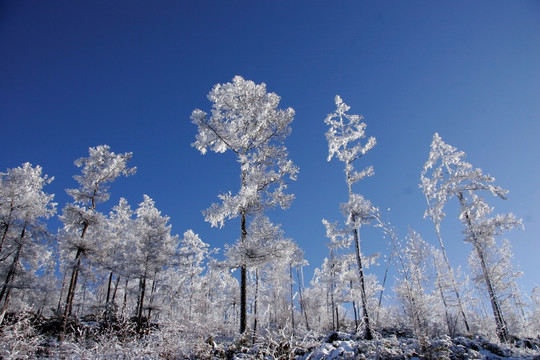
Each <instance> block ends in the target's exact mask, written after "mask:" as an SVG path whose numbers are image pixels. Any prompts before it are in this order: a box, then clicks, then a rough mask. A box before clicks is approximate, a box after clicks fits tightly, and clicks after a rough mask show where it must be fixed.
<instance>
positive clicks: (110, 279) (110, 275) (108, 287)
mask: <svg viewBox="0 0 540 360" xmlns="http://www.w3.org/2000/svg"><path fill="white" fill-rule="evenodd" d="M112 277H113V272H112V271H111V272H110V273H109V283H108V285H107V300H106V301H105V302H106V303H107V304H108V303H109V300H110V299H111V286H112Z"/></svg>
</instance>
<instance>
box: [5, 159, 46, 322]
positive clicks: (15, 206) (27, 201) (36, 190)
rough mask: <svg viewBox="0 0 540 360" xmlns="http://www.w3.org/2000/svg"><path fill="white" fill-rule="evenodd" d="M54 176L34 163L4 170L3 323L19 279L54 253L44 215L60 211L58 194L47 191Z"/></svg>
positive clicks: (20, 286) (20, 285) (37, 267)
mask: <svg viewBox="0 0 540 360" xmlns="http://www.w3.org/2000/svg"><path fill="white" fill-rule="evenodd" d="M52 180H53V178H49V177H48V176H47V175H45V174H43V171H42V168H41V166H36V167H33V166H32V165H31V164H30V163H25V164H23V165H22V166H19V167H17V168H13V169H9V170H8V171H7V172H5V173H0V228H1V237H2V238H1V242H0V255H1V256H0V257H1V261H0V276H1V277H0V278H1V279H3V285H2V286H1V288H0V304H2V306H1V307H0V323H2V321H3V319H4V315H5V314H6V311H7V308H8V305H9V301H10V297H11V292H12V290H13V288H14V287H15V286H14V285H15V283H16V282H17V280H21V281H24V279H23V278H24V277H28V276H29V275H30V274H32V273H33V272H34V271H37V270H38V269H39V268H40V267H41V266H42V265H44V264H45V263H46V262H47V260H48V257H49V256H50V251H49V250H48V248H47V241H46V240H47V231H46V227H45V225H44V224H43V223H42V222H41V219H48V218H50V217H51V216H53V215H54V214H55V213H56V203H54V202H53V201H52V200H53V198H54V195H51V194H47V193H45V192H44V191H43V187H44V186H45V185H47V184H49V183H50V182H51V181H52ZM17 287H19V288H23V287H24V286H23V285H22V284H19V285H18V286H17Z"/></svg>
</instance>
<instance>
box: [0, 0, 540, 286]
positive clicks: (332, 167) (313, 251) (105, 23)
mask: <svg viewBox="0 0 540 360" xmlns="http://www.w3.org/2000/svg"><path fill="white" fill-rule="evenodd" d="M235 75H242V76H243V77H244V78H246V79H250V80H253V81H255V82H257V83H260V82H265V83H266V84H267V88H268V90H269V91H273V92H276V93H277V94H278V95H280V96H281V97H282V101H281V105H282V107H289V106H290V107H293V108H294V109H295V110H296V117H295V120H294V122H293V124H292V128H293V133H292V135H291V136H290V137H289V138H288V139H287V141H286V145H287V147H288V148H289V151H290V157H291V159H292V160H293V161H294V162H295V163H296V164H297V165H298V166H299V167H300V174H299V178H298V181H297V182H295V183H293V184H291V186H290V191H291V192H292V193H294V194H295V195H296V200H295V201H294V203H293V205H292V207H291V208H290V209H289V210H286V211H281V210H280V211H272V212H270V213H269V216H270V217H271V219H272V220H273V221H274V222H276V223H281V224H282V227H283V229H284V230H285V232H286V234H287V236H289V237H291V238H293V239H294V240H296V241H297V242H298V243H299V244H300V246H301V247H302V248H303V249H304V250H305V252H306V258H307V260H308V261H309V262H310V264H311V266H310V270H309V271H308V272H307V273H308V274H311V271H312V270H313V268H314V267H316V266H320V264H321V262H322V260H323V257H324V256H326V255H327V253H328V249H327V248H326V247H325V244H326V243H327V239H326V238H325V231H324V227H323V226H322V224H321V219H322V218H323V217H324V218H327V219H328V220H330V221H334V220H341V219H342V216H341V214H340V213H339V203H340V202H343V201H345V200H346V187H345V183H344V178H343V171H342V165H341V164H340V163H339V162H337V161H335V160H334V161H332V162H330V163H327V162H326V157H327V144H326V139H325V137H324V133H325V131H326V126H325V124H324V122H323V119H324V118H325V116H326V115H327V114H328V113H330V112H333V111H334V109H335V106H334V103H333V99H334V96H335V95H336V94H340V95H341V96H342V97H343V99H344V101H345V102H346V103H348V104H349V105H350V106H351V113H357V114H362V115H364V116H365V121H366V123H367V125H368V127H367V134H368V135H369V136H375V137H376V138H377V142H378V144H377V146H376V147H375V148H374V149H373V150H371V151H370V152H369V153H368V155H367V156H366V157H365V158H364V159H362V161H361V162H360V163H359V164H358V166H364V165H365V166H367V165H373V166H374V168H375V176H373V177H372V178H369V179H367V180H364V181H362V182H360V183H359V184H357V185H356V188H355V190H356V191H357V192H359V193H361V194H363V195H364V196H365V197H366V198H368V199H370V200H371V201H372V202H373V203H374V204H375V205H377V206H379V207H380V208H381V209H382V210H383V213H384V214H385V218H386V219H387V220H389V221H390V222H391V223H392V224H393V225H395V226H396V227H397V230H398V232H399V234H400V235H401V236H404V235H405V234H406V232H407V227H408V226H411V227H413V228H415V229H416V230H417V231H419V232H420V233H421V234H422V235H423V237H424V238H425V239H426V240H427V241H429V242H431V243H433V244H435V241H436V240H435V233H434V230H433V226H432V225H431V223H430V222H429V221H428V220H424V219H423V217H422V216H423V212H424V210H425V200H424V197H423V195H422V193H421V191H420V190H419V189H418V183H419V177H420V171H421V168H422V165H423V164H424V162H425V161H426V159H427V156H428V152H429V144H430V142H431V139H432V136H433V133H434V132H436V131H437V132H439V133H440V135H441V136H442V138H443V140H445V141H446V142H447V143H449V144H451V145H453V146H456V147H458V148H459V149H460V150H463V151H465V152H466V153H467V155H468V157H467V160H468V161H469V162H470V163H472V164H473V165H474V166H476V167H480V168H482V169H484V171H485V172H486V173H489V174H491V175H493V176H494V177H495V178H496V179H497V184H498V185H500V186H502V187H504V188H506V189H509V190H510V194H509V200H507V201H502V200H498V199H494V198H493V199H490V203H491V205H492V206H494V207H495V210H496V211H497V212H509V211H512V212H514V213H515V214H516V215H517V216H518V217H522V218H523V220H524V225H525V231H516V230H514V231H512V232H509V233H507V236H506V237H507V238H508V239H510V240H511V242H512V244H513V249H514V252H515V255H516V260H515V263H516V264H517V265H518V266H519V268H520V269H521V270H523V271H524V272H525V275H524V277H523V278H522V281H521V285H522V286H523V288H524V289H525V290H526V291H527V293H530V289H531V288H532V287H533V286H534V285H540V268H539V265H538V262H539V258H540V256H539V254H540V242H539V240H540V239H539V237H540V225H539V220H540V209H539V208H540V207H539V204H540V190H539V184H540V167H539V160H538V156H539V155H540V141H539V139H540V2H538V1H510V0H508V1H455V0H453V1H134V0H130V1H87V2H83V1H71V0H69V1H68V0H66V1H55V0H51V1H2V2H0V139H1V141H0V150H1V154H2V156H1V157H0V170H1V171H5V170H6V169H7V168H11V167H16V166H19V165H20V164H21V163H23V162H26V161H29V162H31V163H32V164H34V165H35V164H39V165H41V166H43V168H44V170H45V172H46V173H47V174H49V175H52V176H54V177H55V181H54V182H53V183H52V184H51V185H49V186H48V189H47V190H48V192H51V193H55V194H56V201H57V202H58V203H59V208H60V209H61V208H62V207H63V206H64V205H65V204H66V202H68V201H70V199H69V197H68V196H67V195H66V194H65V191H64V189H66V188H71V187H75V186H76V183H75V181H74V180H73V178H72V176H73V175H75V174H77V173H78V169H77V168H76V167H75V166H74V165H73V161H74V160H75V159H76V158H79V157H81V156H86V155H87V153H88V147H90V146H96V145H100V144H108V145H110V146H111V148H112V150H113V151H115V152H125V151H132V152H133V153H134V156H133V161H132V165H135V166H137V167H138V171H137V174H136V175H134V176H132V177H130V178H124V179H120V180H118V181H117V182H116V183H114V184H113V185H112V188H111V192H112V197H111V200H109V201H108V202H107V203H104V204H101V205H100V209H101V211H103V212H108V211H109V210H110V208H111V207H112V206H114V205H115V204H116V203H117V202H118V199H119V197H121V196H123V197H126V198H127V199H128V201H129V202H130V204H131V205H132V207H136V205H137V204H138V203H139V202H141V201H142V196H143V194H148V195H149V196H151V197H152V198H153V199H154V200H155V201H156V205H157V207H158V208H159V209H161V210H162V212H163V213H164V214H167V215H169V216H170V217H171V223H172V224H173V231H174V233H177V234H180V235H181V234H182V233H183V232H184V231H185V230H186V229H188V228H192V229H193V230H194V231H195V232H197V233H199V234H200V235H201V237H202V239H203V240H204V241H205V242H208V243H210V244H211V246H213V247H221V248H223V246H224V244H225V243H232V242H233V241H234V240H235V239H236V238H238V236H239V224H238V221H235V220H232V221H230V222H229V223H227V224H226V226H225V228H223V229H221V230H218V229H215V228H214V229H212V228H210V225H209V224H208V223H205V222H204V220H203V216H202V215H201V210H203V209H205V208H207V207H209V206H210V205H211V204H212V202H214V201H216V200H217V195H218V194H219V193H220V192H225V191H229V190H231V191H233V192H235V191H236V190H237V189H238V185H239V169H238V164H237V163H236V162H235V159H234V157H233V156H232V155H231V154H207V155H205V156H202V155H200V153H199V152H198V151H197V150H195V149H194V148H192V147H191V146H190V144H191V143H192V142H193V141H194V137H195V132H196V127H195V126H194V125H193V124H191V122H190V120H189V116H190V114H191V111H192V110H193V109H195V108H201V109H203V110H206V111H208V109H209V108H210V102H209V101H208V100H207V99H206V95H207V93H208V92H209V91H210V89H211V88H212V86H213V85H214V84H216V83H223V82H228V81H231V80H232V78H233V77H234V76H235ZM456 203H457V201H456ZM388 208H390V209H391V210H390V211H387V210H386V209H388ZM447 213H448V214H449V220H448V221H447V222H445V223H444V224H443V232H444V235H445V237H446V241H447V246H448V247H449V248H450V254H449V256H450V259H451V262H452V263H453V264H454V265H458V264H464V262H465V261H466V258H467V255H468V253H469V252H470V250H471V248H470V245H468V244H463V242H462V240H461V238H462V236H461V233H460V231H461V225H460V224H459V223H457V221H456V220H455V217H456V215H457V213H456V212H455V208H454V209H452V208H449V209H448V211H447ZM52 226H53V227H56V226H58V224H54V223H53V224H52ZM52 230H55V229H54V228H53V229H52ZM362 235H363V237H362V246H363V248H364V251H365V252H366V253H367V254H371V253H375V252H381V253H383V254H387V253H388V251H387V249H386V244H385V242H384V241H383V240H382V237H381V234H380V233H378V232H376V231H370V230H366V231H363V233H362ZM383 268H384V267H383V266H380V267H379V268H377V269H371V270H370V271H376V272H377V273H378V274H381V272H382V271H383Z"/></svg>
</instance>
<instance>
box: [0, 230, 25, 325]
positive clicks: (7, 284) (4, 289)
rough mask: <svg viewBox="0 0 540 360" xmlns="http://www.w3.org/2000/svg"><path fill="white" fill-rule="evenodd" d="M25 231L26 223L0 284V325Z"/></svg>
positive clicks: (4, 313)
mask: <svg viewBox="0 0 540 360" xmlns="http://www.w3.org/2000/svg"><path fill="white" fill-rule="evenodd" d="M25 233H26V225H25V226H24V227H23V229H22V232H21V238H20V242H19V246H17V252H16V253H15V257H14V258H13V262H12V263H11V266H10V268H9V271H8V274H7V276H6V280H5V282H4V286H2V291H0V301H2V299H4V305H3V306H2V309H1V310H0V325H1V324H2V323H3V322H4V317H5V316H6V312H7V308H8V305H9V300H10V296H11V290H12V289H13V288H12V287H11V286H10V284H11V282H12V281H13V279H14V278H15V274H16V272H17V266H18V265H19V258H20V256H21V251H22V244H23V243H22V240H23V238H24V235H25Z"/></svg>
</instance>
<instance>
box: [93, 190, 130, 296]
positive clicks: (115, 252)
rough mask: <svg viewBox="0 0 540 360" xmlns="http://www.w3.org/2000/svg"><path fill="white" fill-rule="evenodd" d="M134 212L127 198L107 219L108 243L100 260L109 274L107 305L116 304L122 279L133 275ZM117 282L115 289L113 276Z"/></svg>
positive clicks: (121, 201) (122, 199)
mask: <svg viewBox="0 0 540 360" xmlns="http://www.w3.org/2000/svg"><path fill="white" fill-rule="evenodd" d="M133 214H134V212H133V210H132V209H131V207H130V206H129V204H128V202H127V200H126V199H125V198H120V201H119V202H118V205H116V206H115V207H113V209H112V211H111V212H110V214H109V217H108V219H107V222H106V224H107V231H106V236H107V239H108V241H107V243H106V244H104V246H105V249H104V250H105V251H104V252H103V255H104V256H103V257H102V258H100V259H98V261H99V263H100V265H101V267H103V268H104V269H106V270H107V271H108V272H109V278H108V281H107V297H106V300H105V301H106V303H107V304H109V303H110V302H112V303H114V302H115V299H116V292H117V290H118V286H119V282H120V278H121V277H122V276H124V277H129V275H130V274H132V273H133V268H134V264H133V261H132V259H131V254H133V253H134V251H135V227H136V224H135V221H134V219H133ZM114 275H116V281H115V285H114V289H113V284H112V283H113V276H114Z"/></svg>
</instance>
